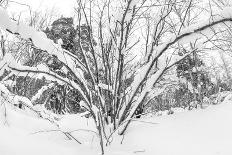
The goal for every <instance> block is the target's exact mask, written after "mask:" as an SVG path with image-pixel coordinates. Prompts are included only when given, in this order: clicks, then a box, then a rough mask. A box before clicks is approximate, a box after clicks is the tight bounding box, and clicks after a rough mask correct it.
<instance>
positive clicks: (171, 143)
mask: <svg viewBox="0 0 232 155" xmlns="http://www.w3.org/2000/svg"><path fill="white" fill-rule="evenodd" d="M7 109H8V110H7V122H6V123H5V124H4V122H5V119H4V118H5V117H4V116H3V114H4V106H3V105H2V106H0V114H1V115H0V122H1V124H0V155H15V154H17V155H32V154H33V155H51V154H56V155H74V154H75V155H76V154H80V155H97V154H99V153H100V151H99V144H98V138H97V136H96V134H95V133H94V132H95V130H94V125H93V122H92V121H91V120H89V119H87V118H85V117H81V116H78V115H67V116H63V117H62V118H61V119H60V120H59V121H57V124H58V125H59V128H58V127H57V126H56V125H53V124H51V123H50V122H49V121H46V120H43V119H39V118H37V117H35V116H34V117H33V116H30V115H26V114H25V113H22V111H20V110H18V111H15V110H14V109H12V108H10V107H7ZM231 111H232V104H231V100H230V98H228V99H227V100H225V102H223V103H221V104H219V105H214V106H209V107H208V108H206V109H203V110H199V109H197V110H193V111H186V112H181V113H176V114H173V115H166V116H160V117H152V118H144V119H137V120H136V121H133V122H132V124H131V126H130V127H129V128H128V130H127V132H126V135H125V136H124V138H123V136H117V135H115V136H114V137H113V142H112V143H111V145H110V146H109V147H106V155H135V154H138V155H231V154H232V149H231V144H232V132H231V131H232V123H231V122H232V112H231ZM53 130H54V131H53ZM59 130H62V131H65V132H71V133H72V135H73V136H75V137H76V138H77V139H78V140H79V141H80V142H82V144H81V145H80V144H78V143H77V142H75V141H74V140H69V139H68V138H67V137H66V136H65V134H63V133H62V132H61V131H59ZM74 130H75V131H74ZM41 131H42V132H41ZM36 132H37V133H36ZM121 142H122V144H120V143H121Z"/></svg>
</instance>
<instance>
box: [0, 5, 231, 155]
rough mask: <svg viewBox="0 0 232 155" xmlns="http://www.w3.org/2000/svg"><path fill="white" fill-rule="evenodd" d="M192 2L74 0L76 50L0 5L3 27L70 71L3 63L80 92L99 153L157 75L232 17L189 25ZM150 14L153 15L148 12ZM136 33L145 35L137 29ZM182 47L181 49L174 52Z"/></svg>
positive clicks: (127, 121) (121, 131) (150, 90)
mask: <svg viewBox="0 0 232 155" xmlns="http://www.w3.org/2000/svg"><path fill="white" fill-rule="evenodd" d="M195 2H196V1H194V0H188V1H181V0H163V1H155V2H154V1H148V0H143V1H140V0H127V1H113V0H103V1H99V2H98V1H81V0H79V1H78V6H77V8H76V14H77V27H78V31H77V32H78V33H77V36H76V42H77V43H78V45H79V46H78V47H79V48H78V53H79V55H80V56H78V55H76V54H73V53H71V52H70V51H67V50H65V49H62V48H61V45H62V42H59V41H57V42H58V44H54V43H53V42H52V41H51V40H49V39H47V37H46V36H45V34H44V33H42V32H37V31H35V30H34V29H31V28H30V27H27V26H24V27H23V26H22V28H21V29H20V26H21V25H20V24H18V25H17V24H16V23H14V22H13V21H11V20H10V19H9V18H8V16H7V15H6V13H5V11H4V10H1V13H0V17H1V18H2V19H4V22H5V25H4V23H1V22H0V27H1V28H2V29H4V30H5V31H8V32H10V33H13V34H15V35H20V36H21V37H22V38H24V39H30V40H31V43H32V44H33V46H35V47H37V48H39V49H41V50H42V51H46V52H47V53H49V54H51V55H55V56H56V57H57V59H59V61H60V62H62V64H63V66H62V70H63V72H64V73H65V74H66V75H67V76H61V74H58V73H57V72H54V71H52V70H50V69H49V68H48V67H47V66H46V64H43V66H42V67H41V65H40V66H37V67H28V66H27V67H25V66H20V65H17V63H16V62H14V63H12V62H9V60H4V61H3V62H5V63H7V64H8V65H7V66H6V67H5V68H4V69H8V70H11V71H12V73H21V74H26V75H28V76H32V75H35V74H36V75H42V76H44V77H45V78H53V79H56V80H57V81H58V82H59V83H65V84H67V85H68V86H70V87H71V88H73V89H75V90H77V91H79V92H80V94H81V95H82V97H83V102H81V103H82V106H83V107H85V109H86V110H87V111H89V113H90V114H91V115H92V118H93V119H94V121H95V124H96V128H97V130H98V134H99V137H100V144H101V148H102V154H104V143H106V144H108V143H109V137H111V136H112V134H113V133H114V132H115V131H118V133H119V134H120V135H124V134H125V131H126V129H127V127H128V125H129V124H130V122H131V121H132V120H133V117H134V115H135V112H136V109H137V108H138V107H139V106H141V105H142V104H143V103H144V102H145V101H146V100H147V99H148V98H149V96H151V95H153V94H154V91H155V89H154V88H155V87H156V84H157V82H159V80H160V79H161V78H162V76H163V75H164V74H165V73H166V72H167V71H168V70H169V69H170V68H171V67H172V66H174V65H175V64H176V63H177V62H179V61H180V60H182V59H183V58H185V57H186V56H188V55H189V54H190V53H192V52H194V51H196V50H197V49H198V48H199V47H198V45H199V43H201V44H202V40H204V39H207V38H206V37H207V34H205V33H204V32H205V31H206V30H211V28H213V27H215V26H216V25H218V24H223V23H226V22H231V21H232V18H231V17H230V16H220V17H217V18H215V19H214V20H210V17H209V20H208V21H207V22H205V23H202V24H200V25H198V24H196V25H195V26H191V27H189V25H192V23H191V21H192V22H193V23H194V19H197V17H196V16H195V15H191V11H193V9H194V8H198V6H197V3H195ZM116 4H117V5H116ZM181 6H182V7H181ZM96 10H98V11H96ZM154 10H158V11H154ZM190 10H191V11H190ZM154 15H156V16H155V17H157V18H153V17H152V16H154ZM183 15H184V16H183ZM7 23H11V24H12V25H14V26H15V27H16V28H14V27H11V26H9V24H7ZM141 23H145V25H144V24H142V25H141ZM82 24H86V25H87V27H88V28H87V29H86V30H85V31H86V36H85V37H87V38H88V42H86V41H85V40H83V39H82V38H81V37H80V36H81V34H80V33H81V32H82V31H81V25H82ZM25 30H27V31H25ZM144 30H145V31H144ZM141 31H142V33H143V34H144V35H143V36H142V35H140V32H141ZM92 32H93V33H92ZM142 37H143V38H144V39H145V40H142V39H141V38H142ZM199 37H200V38H201V39H199ZM91 38H94V39H95V40H96V43H95V41H94V40H93V39H91ZM186 39H188V40H187V41H186ZM183 42H187V43H183ZM140 46H142V48H140ZM140 49H142V50H141V51H140ZM180 49H182V51H184V52H182V53H181V54H178V53H179V52H180ZM183 49H184V50H183ZM138 51H139V52H138ZM140 53H142V54H141V55H143V57H140V59H139V61H137V62H138V63H136V61H135V60H134V56H135V55H137V54H140ZM7 56H8V55H7ZM8 58H9V57H8ZM10 60H11V61H12V59H10ZM86 75H87V76H86ZM87 77H88V78H87ZM108 131H110V132H108Z"/></svg>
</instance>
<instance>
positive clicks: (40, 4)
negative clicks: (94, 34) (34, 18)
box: [7, 0, 76, 16]
mask: <svg viewBox="0 0 232 155" xmlns="http://www.w3.org/2000/svg"><path fill="white" fill-rule="evenodd" d="M12 1H13V2H12ZM12 1H10V2H9V6H8V8H7V10H8V12H10V13H17V14H19V13H21V14H24V15H25V14H28V13H29V9H28V7H27V6H25V5H20V4H17V2H18V3H22V4H27V5H29V6H30V7H31V8H32V10H36V11H42V10H43V11H44V10H46V9H50V10H51V9H52V8H53V7H54V8H55V10H57V12H58V14H61V15H64V16H73V13H74V6H75V4H76V0H12ZM15 2H16V3H15Z"/></svg>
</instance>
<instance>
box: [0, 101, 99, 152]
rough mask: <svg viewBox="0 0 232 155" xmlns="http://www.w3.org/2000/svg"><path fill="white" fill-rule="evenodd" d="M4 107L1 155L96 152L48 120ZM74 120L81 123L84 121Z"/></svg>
mask: <svg viewBox="0 0 232 155" xmlns="http://www.w3.org/2000/svg"><path fill="white" fill-rule="evenodd" d="M5 106H6V108H5ZM5 106H4V105H3V104H2V105H1V106H0V114H1V115H0V155H52V154H56V155H76V154H80V155H82V154H83V155H96V154H97V152H99V151H97V150H96V149H94V148H91V147H89V145H84V144H82V145H80V144H78V143H77V142H75V141H74V140H69V139H68V137H67V136H65V134H64V133H62V132H61V131H60V129H59V128H58V127H57V125H55V124H52V123H50V122H49V121H47V120H44V119H40V118H38V117H36V116H34V117H33V116H31V114H30V115H27V114H25V113H23V112H22V111H20V109H19V110H16V109H13V108H12V107H9V106H8V105H7V104H5ZM5 109H6V117H5V116H4V114H5ZM15 110H16V111H15ZM5 118H6V119H5ZM69 122H70V120H69ZM70 123H74V122H70ZM75 123H77V124H78V123H79V124H83V123H84V120H82V122H75ZM63 124H65V123H64V121H63ZM66 124H67V123H66ZM69 126H73V124H69Z"/></svg>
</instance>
